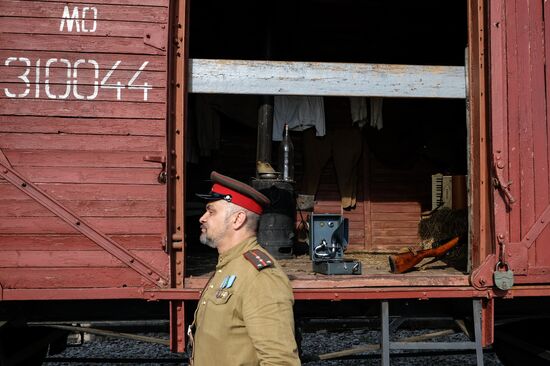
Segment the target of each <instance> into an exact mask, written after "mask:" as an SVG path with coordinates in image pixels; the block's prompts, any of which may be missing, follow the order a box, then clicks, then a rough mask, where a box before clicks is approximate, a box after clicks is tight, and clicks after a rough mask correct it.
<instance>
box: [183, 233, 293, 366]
mask: <svg viewBox="0 0 550 366" xmlns="http://www.w3.org/2000/svg"><path fill="white" fill-rule="evenodd" d="M248 251H253V252H255V253H257V251H262V249H261V247H260V246H259V245H258V242H257V241H256V237H252V238H250V239H247V240H245V241H243V242H242V243H240V244H239V245H237V246H235V247H233V248H231V249H230V250H229V251H227V252H226V253H223V254H221V255H220V257H219V259H218V264H217V266H216V272H215V274H214V276H213V277H212V278H211V280H210V281H209V282H208V284H207V286H206V288H205V289H204V291H203V293H202V295H201V299H200V301H199V304H198V307H197V310H196V311H195V321H194V328H195V334H194V347H193V365H194V366H217V365H300V359H299V358H298V352H297V347H296V341H295V338H294V318H293V312H292V306H293V303H294V298H293V295H292V288H291V286H290V282H289V280H288V277H287V276H286V275H285V273H284V272H283V271H282V270H281V268H280V267H279V265H278V264H277V263H276V262H275V261H274V260H273V259H271V258H270V259H271V262H272V265H269V264H268V266H266V267H265V268H263V269H261V270H259V269H258V267H257V266H255V265H253V264H252V263H251V262H249V261H248V260H247V259H246V258H245V257H244V255H243V254H244V253H246V252H248ZM263 253H265V252H263ZM261 266H263V265H261ZM261 266H259V267H261Z"/></svg>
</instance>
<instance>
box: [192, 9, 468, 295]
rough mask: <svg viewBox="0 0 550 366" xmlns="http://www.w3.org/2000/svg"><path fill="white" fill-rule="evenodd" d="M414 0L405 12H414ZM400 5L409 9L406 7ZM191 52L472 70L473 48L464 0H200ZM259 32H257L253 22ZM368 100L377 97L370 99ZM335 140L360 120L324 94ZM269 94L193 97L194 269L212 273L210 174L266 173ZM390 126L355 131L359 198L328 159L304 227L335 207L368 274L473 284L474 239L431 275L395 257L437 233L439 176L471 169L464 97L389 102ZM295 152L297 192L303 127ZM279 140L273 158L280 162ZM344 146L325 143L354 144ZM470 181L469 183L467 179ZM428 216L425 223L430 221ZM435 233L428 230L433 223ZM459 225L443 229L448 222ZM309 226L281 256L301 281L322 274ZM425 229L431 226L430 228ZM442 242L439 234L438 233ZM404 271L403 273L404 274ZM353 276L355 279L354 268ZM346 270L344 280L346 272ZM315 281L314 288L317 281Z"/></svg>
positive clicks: (300, 216) (456, 220)
mask: <svg viewBox="0 0 550 366" xmlns="http://www.w3.org/2000/svg"><path fill="white" fill-rule="evenodd" d="M404 8H405V9H406V11H404ZM396 9H399V11H396ZM191 18H192V19H193V22H192V23H191V24H190V41H189V42H190V43H189V45H190V46H189V47H190V48H189V55H190V58H197V59H239V60H274V61H310V62H341V63H381V64H408V65H443V66H464V65H465V48H466V47H467V14H466V2H459V1H452V2H447V1H436V0H428V1H423V2H410V1H404V0H399V1H386V0H373V1H352V0H346V1H331V0H301V1H290V0H288V1H276V2H275V1H274V2H237V3H235V2H214V1H193V2H191ZM252 29H253V30H254V31H251V30H252ZM367 97H368V96H367ZM323 98H324V108H325V119H326V129H327V136H328V135H329V134H330V133H331V131H333V128H338V126H345V125H351V118H350V100H349V98H347V97H343V96H330V95H329V96H324V97H323ZM260 102H261V96H259V95H223V94H216V95H214V94H190V95H189V102H188V113H187V131H186V154H187V156H186V160H187V164H186V177H187V180H186V238H187V239H186V240H187V265H186V271H187V273H186V274H187V276H188V277H195V276H198V277H199V278H200V277H201V276H205V275H206V274H207V273H208V272H209V271H211V270H213V267H214V265H215V261H216V253H215V251H214V250H212V249H210V248H207V247H206V246H203V245H201V244H200V243H199V240H198V237H199V224H198V218H199V217H200V215H201V213H202V209H203V203H202V202H200V200H198V199H197V198H195V193H197V192H204V191H208V190H209V188H210V182H208V177H209V173H210V171H212V170H216V171H219V172H221V173H223V174H227V175H230V176H233V177H235V178H237V179H241V180H243V181H245V182H249V183H250V182H251V180H252V179H254V177H255V175H256V159H257V125H258V108H259V106H260ZM382 113H383V126H382V127H381V128H380V126H378V127H377V126H370V124H368V123H367V124H366V125H365V126H363V127H362V128H357V134H359V135H360V139H359V144H360V147H359V149H360V151H361V155H360V159H359V161H357V163H356V164H357V165H356V168H357V169H356V174H357V186H356V190H357V202H356V204H355V205H354V206H352V207H345V208H344V207H342V205H341V202H340V193H339V189H338V184H337V175H336V174H335V163H334V160H333V159H332V158H331V159H329V161H328V163H327V164H326V165H325V166H324V168H323V170H322V174H321V179H320V182H319V184H318V187H317V191H316V194H315V205H314V208H313V210H312V211H311V210H310V211H306V210H304V211H300V210H297V212H296V226H297V228H300V222H301V221H302V220H306V218H307V217H308V215H309V214H311V213H312V212H315V213H333V214H339V215H343V216H344V217H346V218H348V219H349V246H348V249H347V251H346V253H345V257H346V258H353V259H357V260H360V261H361V262H362V268H363V271H362V275H361V276H355V277H354V278H356V279H357V281H360V279H363V280H366V278H371V279H372V278H376V277H377V276H379V277H380V278H387V277H388V276H393V277H396V276H397V277H396V278H406V277H408V278H410V279H411V281H412V278H415V277H416V278H420V277H422V278H432V279H433V278H434V276H435V277H438V276H441V277H442V278H443V277H445V278H447V280H445V283H452V281H450V280H449V278H453V277H455V278H456V283H462V282H464V281H465V280H464V278H465V276H464V274H465V271H466V258H465V257H466V253H467V248H466V246H467V235H466V238H465V239H466V240H465V243H463V244H461V246H459V247H458V249H457V250H456V251H455V252H454V255H455V258H454V259H453V258H450V259H449V258H448V256H447V257H445V258H444V259H443V260H438V261H435V262H433V263H430V264H427V265H425V266H424V267H423V270H421V271H413V272H411V273H407V274H405V275H395V274H390V272H389V266H388V254H390V253H396V252H399V251H401V250H403V248H407V247H412V248H415V249H419V248H424V247H426V245H429V244H430V239H426V238H425V235H424V236H423V235H420V234H419V229H420V231H422V228H419V224H420V222H421V220H422V219H425V220H426V219H427V218H429V217H430V216H429V215H428V214H429V213H430V212H431V211H432V209H433V205H432V175H434V174H443V175H449V176H459V177H460V176H467V174H468V171H467V169H468V168H467V165H468V164H467V149H468V146H467V116H466V103H465V101H464V100H463V99H427V98H422V99H420V98H384V100H383V108H382ZM290 135H291V138H292V141H293V145H294V149H295V157H294V164H295V181H296V182H295V185H294V190H295V192H296V193H297V194H299V193H301V192H302V190H303V182H304V161H303V152H304V132H299V131H292V132H291V133H290ZM277 148H278V142H276V141H274V142H273V144H272V146H271V149H272V161H271V163H272V164H273V165H274V166H275V168H276V169H277V166H276V163H277V151H278V149H277ZM349 148H350V146H349V144H348V143H346V142H338V143H333V144H331V143H328V142H327V145H326V149H327V150H331V149H332V150H331V151H332V153H331V154H334V152H333V151H334V150H336V149H343V150H345V149H349ZM464 187H465V186H464ZM464 203H465V199H463V200H461V202H459V203H458V204H457V203H456V202H455V204H456V205H455V206H453V208H452V209H451V212H452V213H456V215H455V216H453V219H449V220H448V221H445V220H443V221H442V223H440V222H437V223H434V224H433V225H436V226H437V225H447V226H453V225H454V226H456V225H466V226H465V227H461V228H460V230H463V231H464V232H467V213H466V212H465V211H466V210H460V209H461V208H464V207H465V204H464ZM423 222H424V223H426V222H427V221H423ZM424 229H425V227H424ZM447 229H449V230H451V231H452V230H454V229H456V227H454V228H449V227H447V228H443V229H441V230H442V231H444V232H445V230H447ZM302 234H303V233H302V232H299V230H297V232H296V240H295V247H294V253H295V256H294V257H293V258H292V259H284V260H282V261H281V263H282V264H283V266H284V267H285V269H286V270H287V273H288V274H289V275H290V276H291V278H293V279H294V280H295V283H296V282H297V281H299V280H311V279H316V280H319V279H323V278H326V277H324V275H315V274H313V273H312V272H311V261H310V259H309V255H308V252H307V247H304V246H307V244H306V243H305V242H304V241H303V237H302ZM421 234H422V233H421ZM432 239H433V238H432ZM432 241H433V240H432ZM404 276H405V277H404ZM344 277H346V276H344ZM344 277H342V278H344ZM309 286H311V284H310V285H309Z"/></svg>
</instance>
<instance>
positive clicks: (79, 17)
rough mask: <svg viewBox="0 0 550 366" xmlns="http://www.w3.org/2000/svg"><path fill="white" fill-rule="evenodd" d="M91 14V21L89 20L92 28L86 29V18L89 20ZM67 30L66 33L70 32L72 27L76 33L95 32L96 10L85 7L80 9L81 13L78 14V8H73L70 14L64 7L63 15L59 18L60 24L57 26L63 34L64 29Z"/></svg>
mask: <svg viewBox="0 0 550 366" xmlns="http://www.w3.org/2000/svg"><path fill="white" fill-rule="evenodd" d="M92 13H93V19H92V20H91V23H92V27H91V28H88V26H87V24H86V21H87V20H89V19H86V17H88V18H91V14H92ZM65 26H66V28H67V30H66V31H67V32H72V31H73V27H74V28H75V31H76V32H77V33H80V32H82V33H88V32H89V33H93V32H95V31H96V30H97V8H96V7H93V6H91V7H90V6H85V7H83V8H82V11H81V12H80V13H79V10H78V6H75V7H74V8H73V11H72V13H71V11H70V9H69V7H68V6H67V5H65V8H63V15H62V16H61V23H60V24H59V31H60V32H63V31H64V28H65Z"/></svg>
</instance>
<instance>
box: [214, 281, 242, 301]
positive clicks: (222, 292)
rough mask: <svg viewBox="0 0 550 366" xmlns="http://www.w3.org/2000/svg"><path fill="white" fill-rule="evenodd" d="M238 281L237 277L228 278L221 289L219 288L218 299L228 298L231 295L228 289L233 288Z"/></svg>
mask: <svg viewBox="0 0 550 366" xmlns="http://www.w3.org/2000/svg"><path fill="white" fill-rule="evenodd" d="M236 279H237V276H235V275H229V276H226V277H225V278H224V279H223V281H222V283H221V284H220V287H219V288H218V291H216V298H218V299H223V298H226V297H227V296H228V294H229V292H228V291H227V289H229V288H231V286H233V284H234V283H235V280H236Z"/></svg>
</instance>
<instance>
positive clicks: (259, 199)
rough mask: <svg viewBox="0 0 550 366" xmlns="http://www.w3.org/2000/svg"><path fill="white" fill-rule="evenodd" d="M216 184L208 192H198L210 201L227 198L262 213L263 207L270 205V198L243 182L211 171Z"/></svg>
mask: <svg viewBox="0 0 550 366" xmlns="http://www.w3.org/2000/svg"><path fill="white" fill-rule="evenodd" d="M210 179H212V182H213V183H214V185H213V186H212V189H211V190H210V193H208V194H197V196H199V197H200V198H204V199H206V200H209V201H217V200H225V201H227V202H231V203H234V204H236V205H238V206H241V207H244V208H246V209H248V210H250V211H252V212H255V213H257V214H259V215H260V214H261V213H262V212H263V208H264V207H266V206H269V204H270V201H269V198H267V197H266V196H264V195H263V194H261V193H260V192H258V191H257V190H255V189H254V188H252V187H251V186H249V185H248V184H245V183H243V182H239V181H238V180H236V179H233V178H230V177H227V176H225V175H222V174H220V173H218V172H212V173H210Z"/></svg>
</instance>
